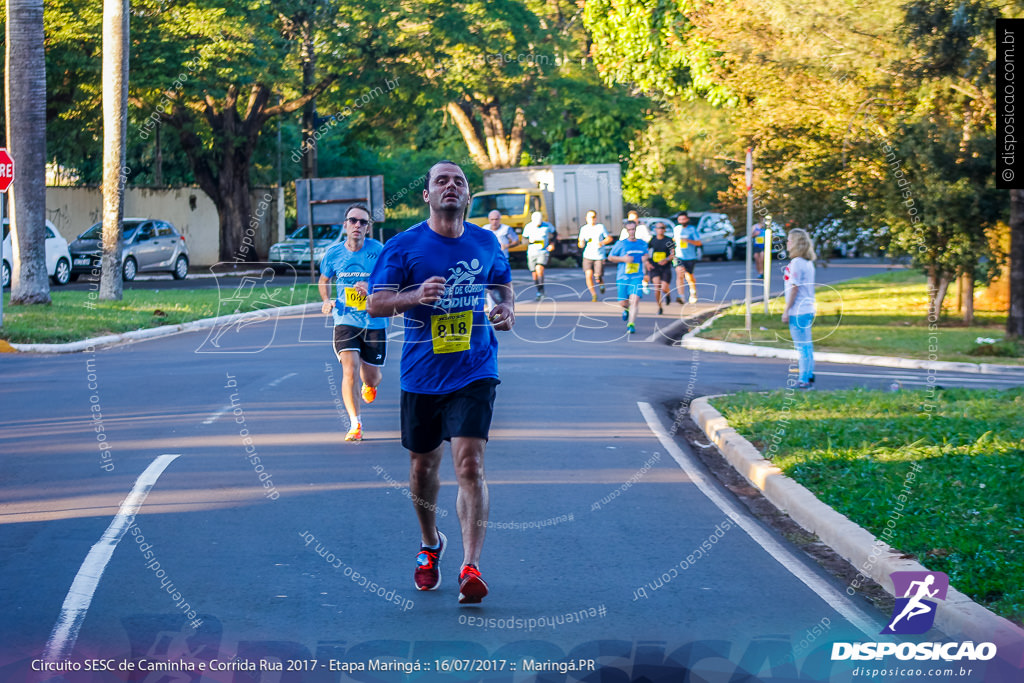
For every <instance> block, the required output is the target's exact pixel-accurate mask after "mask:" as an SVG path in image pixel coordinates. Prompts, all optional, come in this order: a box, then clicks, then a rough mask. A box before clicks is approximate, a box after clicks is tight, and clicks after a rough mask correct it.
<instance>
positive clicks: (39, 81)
mask: <svg viewBox="0 0 1024 683" xmlns="http://www.w3.org/2000/svg"><path fill="white" fill-rule="evenodd" d="M6 57H7V64H6V69H5V72H4V73H5V74H6V76H7V78H6V83H5V85H6V93H5V94H6V100H7V145H8V148H9V150H10V154H11V157H12V158H13V159H14V162H15V164H16V168H17V171H18V175H17V182H16V183H15V184H14V185H12V186H11V203H10V213H11V225H12V226H13V228H14V229H13V234H12V236H11V244H12V247H13V252H14V253H13V254H12V255H11V264H12V268H11V271H12V272H11V303H12V304H48V303H50V282H49V280H48V279H47V272H46V62H45V61H44V55H43V0H8V1H7V55H6Z"/></svg>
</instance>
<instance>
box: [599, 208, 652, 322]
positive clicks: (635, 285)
mask: <svg viewBox="0 0 1024 683" xmlns="http://www.w3.org/2000/svg"><path fill="white" fill-rule="evenodd" d="M636 225H637V224H636V222H635V221H626V228H625V230H626V239H622V240H619V241H618V242H616V243H615V246H614V247H612V253H611V254H609V255H608V260H609V261H611V262H612V263H617V264H619V266H618V270H617V271H616V274H615V284H616V287H617V289H618V298H619V303H620V304H622V319H623V320H625V321H626V332H628V333H629V334H635V333H636V314H637V309H639V307H640V294H641V291H642V287H643V280H644V275H645V274H646V272H647V270H648V267H649V263H650V259H649V258H648V256H647V242H644V241H643V240H638V239H637V238H636Z"/></svg>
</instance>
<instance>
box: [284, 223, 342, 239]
mask: <svg viewBox="0 0 1024 683" xmlns="http://www.w3.org/2000/svg"><path fill="white" fill-rule="evenodd" d="M339 236H341V226H340V225H314V226H313V239H315V240H336V239H338V237H339ZM288 239H293V240H308V239H309V228H308V227H307V226H305V225H303V226H302V227H301V228H299V229H298V230H296V231H295V232H293V233H292V234H290V235H288Z"/></svg>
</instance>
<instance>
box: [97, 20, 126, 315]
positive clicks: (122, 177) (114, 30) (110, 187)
mask: <svg viewBox="0 0 1024 683" xmlns="http://www.w3.org/2000/svg"><path fill="white" fill-rule="evenodd" d="M127 129H128V0H103V266H102V271H101V273H102V274H101V275H100V299H105V300H108V301H120V299H121V296H122V289H121V218H122V217H123V216H124V185H125V182H127V180H128V168H127V167H126V166H125V163H124V160H125V136H126V134H127Z"/></svg>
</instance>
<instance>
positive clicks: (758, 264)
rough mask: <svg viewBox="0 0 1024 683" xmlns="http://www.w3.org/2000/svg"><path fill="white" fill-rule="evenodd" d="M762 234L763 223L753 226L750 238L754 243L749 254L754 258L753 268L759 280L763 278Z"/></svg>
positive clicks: (763, 229) (759, 222) (763, 230)
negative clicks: (755, 269)
mask: <svg viewBox="0 0 1024 683" xmlns="http://www.w3.org/2000/svg"><path fill="white" fill-rule="evenodd" d="M764 234H765V228H764V223H763V222H761V221H758V222H757V224H756V225H754V230H753V231H752V234H751V235H750V236H751V238H752V241H753V243H754V246H753V247H752V248H751V253H752V254H753V256H754V267H755V268H757V276H758V277H759V278H763V277H764V247H765V245H764Z"/></svg>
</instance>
